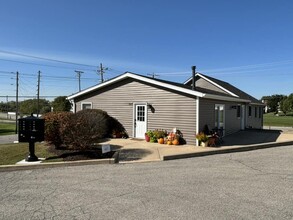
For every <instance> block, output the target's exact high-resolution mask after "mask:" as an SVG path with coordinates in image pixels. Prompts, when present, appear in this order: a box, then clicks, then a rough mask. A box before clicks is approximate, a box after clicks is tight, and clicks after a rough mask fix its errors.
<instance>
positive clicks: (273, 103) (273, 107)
mask: <svg viewBox="0 0 293 220" xmlns="http://www.w3.org/2000/svg"><path fill="white" fill-rule="evenodd" d="M284 98H286V96H285V95H278V94H275V95H271V96H264V97H262V99H265V100H267V105H268V107H269V109H270V112H278V107H279V105H280V102H281V101H282V100H283V99H284Z"/></svg>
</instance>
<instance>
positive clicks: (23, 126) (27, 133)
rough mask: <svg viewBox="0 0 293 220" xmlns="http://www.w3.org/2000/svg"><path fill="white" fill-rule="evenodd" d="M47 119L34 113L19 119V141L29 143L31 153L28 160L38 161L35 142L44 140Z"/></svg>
mask: <svg viewBox="0 0 293 220" xmlns="http://www.w3.org/2000/svg"><path fill="white" fill-rule="evenodd" d="M44 133H45V120H44V119H40V118H37V117H34V116H33V115H31V116H29V117H26V118H21V119H18V141H19V142H28V143H29V155H28V156H27V158H26V159H25V160H26V161H38V160H39V159H38V157H37V156H36V155H35V142H41V141H43V140H44Z"/></svg>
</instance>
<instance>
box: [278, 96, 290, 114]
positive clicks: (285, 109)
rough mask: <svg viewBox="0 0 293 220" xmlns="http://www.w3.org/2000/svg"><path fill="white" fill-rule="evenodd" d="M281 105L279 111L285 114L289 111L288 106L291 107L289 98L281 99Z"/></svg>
mask: <svg viewBox="0 0 293 220" xmlns="http://www.w3.org/2000/svg"><path fill="white" fill-rule="evenodd" d="M280 105H281V106H280V107H281V111H282V112H283V113H284V114H285V115H287V113H288V112H289V111H290V108H291V106H290V100H289V99H288V98H286V99H283V100H282V101H281V104H280Z"/></svg>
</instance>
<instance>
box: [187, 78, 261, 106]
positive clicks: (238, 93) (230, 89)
mask: <svg viewBox="0 0 293 220" xmlns="http://www.w3.org/2000/svg"><path fill="white" fill-rule="evenodd" d="M196 76H197V77H200V78H202V79H205V80H206V81H208V82H209V83H211V84H213V85H214V86H216V87H218V88H219V89H221V90H222V91H224V92H226V93H228V94H229V95H231V96H234V97H238V98H240V99H247V100H250V102H251V103H252V104H263V103H262V102H261V101H260V100H257V99H256V98H254V97H253V96H251V95H249V94H247V93H245V92H244V91H242V90H240V89H238V88H236V87H235V86H233V85H231V84H230V83H227V82H225V81H222V80H219V79H216V78H213V77H210V76H207V75H204V74H202V73H196ZM191 81H192V77H191V78H189V79H188V80H186V81H185V82H184V85H187V84H188V83H190V82H191ZM198 90H199V91H204V89H202V88H198Z"/></svg>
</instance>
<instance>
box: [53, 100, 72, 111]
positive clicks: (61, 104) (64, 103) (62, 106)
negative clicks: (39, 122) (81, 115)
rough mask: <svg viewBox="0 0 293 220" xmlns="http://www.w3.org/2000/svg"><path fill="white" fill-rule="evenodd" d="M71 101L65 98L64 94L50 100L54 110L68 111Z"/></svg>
mask: <svg viewBox="0 0 293 220" xmlns="http://www.w3.org/2000/svg"><path fill="white" fill-rule="evenodd" d="M71 106H72V105H71V103H70V101H69V100H67V99H66V96H58V97H57V98H55V99H54V101H53V102H52V107H53V111H54V112H69V111H70V110H71Z"/></svg>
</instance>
